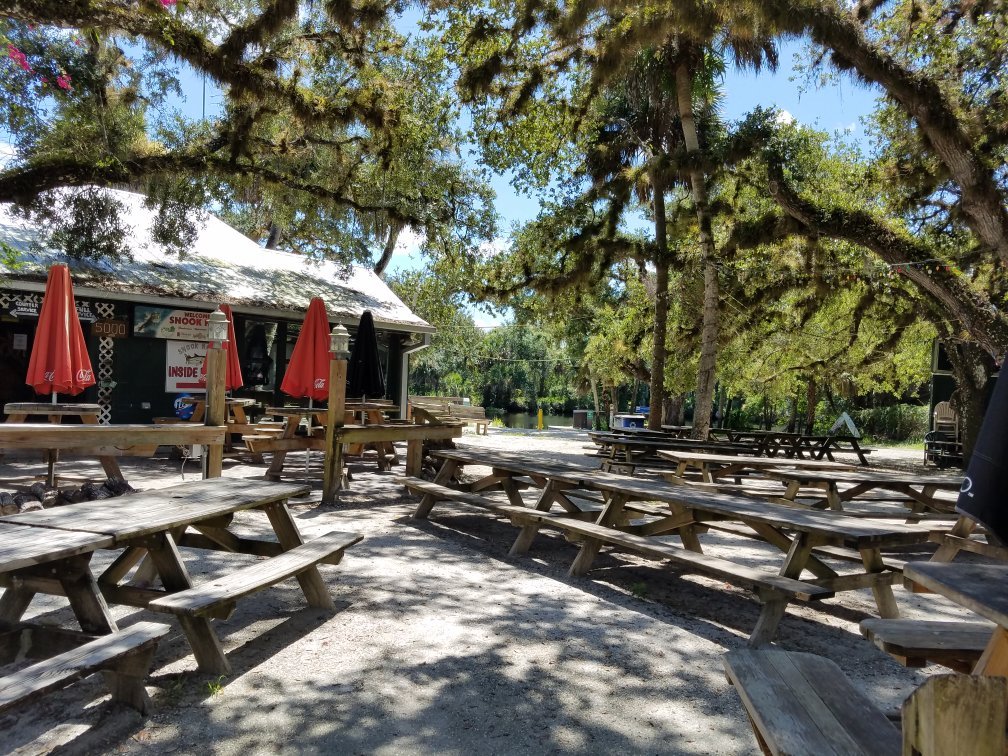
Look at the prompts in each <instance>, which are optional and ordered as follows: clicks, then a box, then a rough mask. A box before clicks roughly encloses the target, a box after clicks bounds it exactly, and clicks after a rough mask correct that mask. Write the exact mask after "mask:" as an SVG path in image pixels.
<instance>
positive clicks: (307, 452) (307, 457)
mask: <svg viewBox="0 0 1008 756" xmlns="http://www.w3.org/2000/svg"><path fill="white" fill-rule="evenodd" d="M313 406H314V404H313V403H312V398H311V397H310V396H309V397H308V409H309V410H310V409H311V408H312V407H313ZM311 434H312V414H311V412H309V413H308V435H309V436H311ZM310 464H311V447H309V448H307V449H305V455H304V474H305V482H307V481H308V467H309V465H310Z"/></svg>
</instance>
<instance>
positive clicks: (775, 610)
mask: <svg viewBox="0 0 1008 756" xmlns="http://www.w3.org/2000/svg"><path fill="white" fill-rule="evenodd" d="M756 595H757V597H758V598H759V600H760V603H761V604H762V605H763V608H762V609H761V610H760V616H759V619H758V620H756V627H754V628H753V631H752V633H751V634H750V635H749V647H750V648H758V647H760V646H765V645H766V644H768V643H770V642H772V641H773V639H774V638H775V637H776V636H777V628H778V627H780V623H781V620H782V619H784V612H786V611H787V606H788V601H787V599H786V598H784V597H783V596H781V594H779V593H777V592H775V591H764V590H759V591H757V592H756Z"/></svg>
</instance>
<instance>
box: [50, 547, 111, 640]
mask: <svg viewBox="0 0 1008 756" xmlns="http://www.w3.org/2000/svg"><path fill="white" fill-rule="evenodd" d="M90 562H91V554H81V555H80V556H78V557H73V558H72V559H67V560H65V561H63V562H62V563H61V564H60V567H59V582H60V585H62V586H63V590H64V591H65V592H66V596H67V599H68V600H69V602H70V608H71V609H73V613H74V616H75V617H77V622H79V623H80V626H81V630H83V631H84V632H86V633H95V634H99V635H104V634H107V633H114V632H115V631H116V630H118V629H119V628H118V627H117V626H116V622H115V620H114V619H112V614H111V613H110V612H109V608H108V604H107V603H105V597H104V596H102V594H101V591H100V590H98V583H97V582H96V581H95V579H94V575H92V574H91V568H90V566H89V565H90Z"/></svg>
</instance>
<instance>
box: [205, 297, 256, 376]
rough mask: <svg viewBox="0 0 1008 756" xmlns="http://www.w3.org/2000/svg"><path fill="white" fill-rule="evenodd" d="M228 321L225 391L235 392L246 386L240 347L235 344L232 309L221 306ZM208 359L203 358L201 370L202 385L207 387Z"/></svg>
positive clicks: (224, 305)
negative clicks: (240, 359)
mask: <svg viewBox="0 0 1008 756" xmlns="http://www.w3.org/2000/svg"><path fill="white" fill-rule="evenodd" d="M220 311H221V312H223V313H224V314H225V315H226V316H227V319H228V343H227V370H226V371H225V376H224V390H225V391H234V389H239V388H241V387H242V386H244V385H245V381H243V380H242V372H241V364H240V363H239V362H238V345H237V344H236V343H235V329H234V315H232V314H231V308H230V307H228V306H227V305H226V304H222V305H221V306H220ZM206 371H207V359H206V357H204V358H203V367H202V368H200V383H202V384H203V385H204V386H205V385H206Z"/></svg>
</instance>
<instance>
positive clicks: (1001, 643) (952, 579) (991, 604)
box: [903, 562, 1008, 677]
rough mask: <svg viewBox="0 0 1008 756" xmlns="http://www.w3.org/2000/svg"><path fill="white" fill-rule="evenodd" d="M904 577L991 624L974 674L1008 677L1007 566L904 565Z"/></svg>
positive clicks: (957, 564) (975, 564)
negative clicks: (989, 635) (993, 626)
mask: <svg viewBox="0 0 1008 756" xmlns="http://www.w3.org/2000/svg"><path fill="white" fill-rule="evenodd" d="M903 578H904V581H905V582H906V584H907V587H908V588H911V589H913V588H915V587H916V586H922V587H924V588H926V589H927V590H929V591H933V592H934V593H939V594H941V595H942V596H945V597H946V598H948V599H951V600H952V601H954V602H955V603H957V604H959V605H960V606H963V607H965V608H967V609H969V610H970V611H972V612H976V613H977V614H979V615H980V616H981V617H985V618H986V619H988V620H990V621H991V622H994V623H995V624H996V627H995V628H994V631H993V633H992V635H991V638H990V641H989V642H988V643H987V647H986V649H985V650H984V652H983V654H982V655H981V656H980V660H979V661H978V662H977V664H976V667H974V669H973V674H975V675H997V676H1002V677H1004V676H1008V590H1006V586H1008V564H979V563H967V562H951V563H940V562H907V564H906V565H904V568H903Z"/></svg>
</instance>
